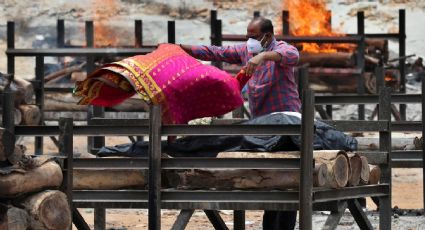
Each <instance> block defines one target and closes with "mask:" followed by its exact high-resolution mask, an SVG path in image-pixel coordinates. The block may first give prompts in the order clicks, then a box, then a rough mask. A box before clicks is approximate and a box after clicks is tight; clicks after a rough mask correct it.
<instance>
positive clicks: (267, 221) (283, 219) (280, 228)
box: [263, 211, 297, 230]
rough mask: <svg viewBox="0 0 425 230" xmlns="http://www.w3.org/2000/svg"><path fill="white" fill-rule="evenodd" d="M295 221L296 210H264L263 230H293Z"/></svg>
mask: <svg viewBox="0 0 425 230" xmlns="http://www.w3.org/2000/svg"><path fill="white" fill-rule="evenodd" d="M296 222H297V212H296V211H264V216H263V229H264V230H294V228H295V223H296Z"/></svg>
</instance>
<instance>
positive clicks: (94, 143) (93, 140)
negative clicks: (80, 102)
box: [86, 21, 105, 153]
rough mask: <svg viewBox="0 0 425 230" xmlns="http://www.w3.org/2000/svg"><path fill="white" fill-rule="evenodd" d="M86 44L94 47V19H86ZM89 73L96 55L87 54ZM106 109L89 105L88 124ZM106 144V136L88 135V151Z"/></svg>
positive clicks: (101, 115)
mask: <svg viewBox="0 0 425 230" xmlns="http://www.w3.org/2000/svg"><path fill="white" fill-rule="evenodd" d="M86 46H87V47H94V26H93V21H86ZM86 58H87V65H86V72H87V75H89V74H90V73H92V72H93V71H94V70H95V66H94V57H93V56H87V57H86ZM104 115H105V110H104V108H103V107H100V106H89V107H88V111H87V124H91V119H92V118H93V117H104ZM104 145H105V137H87V148H88V149H87V151H89V152H91V153H93V152H95V151H97V150H98V149H99V148H101V147H103V146H104Z"/></svg>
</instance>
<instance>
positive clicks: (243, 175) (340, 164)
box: [166, 150, 380, 190]
mask: <svg viewBox="0 0 425 230" xmlns="http://www.w3.org/2000/svg"><path fill="white" fill-rule="evenodd" d="M313 156H314V161H315V166H314V171H313V185H314V186H315V187H324V188H342V187H346V186H359V185H366V184H377V183H378V181H379V178H380V170H379V167H375V166H370V165H369V164H368V161H367V159H366V158H365V157H362V156H360V155H358V154H355V153H346V152H344V151H337V150H335V151H333V150H326V151H314V154H313ZM218 157H219V158H299V157H300V152H276V153H266V152H222V153H219V155H218ZM166 177H167V180H168V183H169V184H170V186H171V187H174V188H179V189H220V190H233V189H259V190H263V189H282V190H285V189H296V188H298V187H299V184H300V171H299V170H262V169H261V170H260V169H252V170H250V169H234V170H231V169H193V170H170V171H167V172H166Z"/></svg>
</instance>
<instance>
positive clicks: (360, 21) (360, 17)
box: [357, 11, 366, 120]
mask: <svg viewBox="0 0 425 230" xmlns="http://www.w3.org/2000/svg"><path fill="white" fill-rule="evenodd" d="M357 34H358V35H360V36H361V37H362V39H361V41H360V42H359V43H358V44H357V67H358V68H360V70H361V71H360V74H359V75H358V81H357V93H358V94H360V95H362V94H364V93H365V91H366V90H365V84H364V77H363V75H364V67H365V60H364V56H365V55H364V52H365V41H364V34H365V30H364V12H363V11H360V12H357ZM358 113H359V114H358V115H359V120H364V119H365V106H364V105H359V107H358Z"/></svg>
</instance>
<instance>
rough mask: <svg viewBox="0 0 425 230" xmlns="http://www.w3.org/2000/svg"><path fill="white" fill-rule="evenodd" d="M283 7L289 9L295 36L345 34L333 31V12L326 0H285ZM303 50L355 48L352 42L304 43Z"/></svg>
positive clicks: (291, 27)
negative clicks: (331, 21)
mask: <svg viewBox="0 0 425 230" xmlns="http://www.w3.org/2000/svg"><path fill="white" fill-rule="evenodd" d="M283 8H284V9H285V10H288V11H289V28H290V33H291V34H292V35H294V36H344V34H342V33H336V32H332V28H331V25H330V19H331V13H330V11H328V10H327V9H326V2H325V1H324V0H283ZM302 47H303V48H302V51H306V52H312V53H319V52H322V53H334V52H338V51H349V50H353V48H354V46H353V45H352V44H317V43H302Z"/></svg>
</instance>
